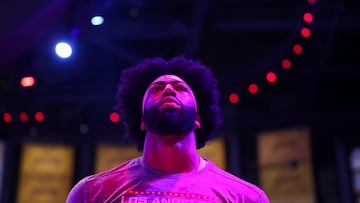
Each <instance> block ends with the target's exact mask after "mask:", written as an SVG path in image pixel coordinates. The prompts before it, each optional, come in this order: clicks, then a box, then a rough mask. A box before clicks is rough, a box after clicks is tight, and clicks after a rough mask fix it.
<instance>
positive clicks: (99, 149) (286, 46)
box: [0, 0, 360, 203]
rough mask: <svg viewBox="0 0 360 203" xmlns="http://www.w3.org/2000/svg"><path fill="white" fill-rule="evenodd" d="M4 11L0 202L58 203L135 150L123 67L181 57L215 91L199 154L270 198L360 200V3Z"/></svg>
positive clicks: (86, 4) (21, 1)
mask: <svg viewBox="0 0 360 203" xmlns="http://www.w3.org/2000/svg"><path fill="white" fill-rule="evenodd" d="M0 19H1V25H0V202H3V203H11V202H18V203H22V202H26V203H28V202H37V203H39V202H41V203H48V202H49V203H54V202H64V201H65V198H66V196H67V193H68V192H69V191H70V189H71V187H72V186H73V185H74V184H75V183H76V182H77V181H78V180H80V179H81V178H82V177H84V176H86V175H90V174H92V173H94V172H99V171H103V170H106V169H108V168H111V167H113V166H115V165H117V164H119V163H121V162H124V161H126V160H128V159H130V158H132V157H134V156H137V155H139V152H137V151H136V150H135V147H134V146H133V145H132V144H131V143H128V142H127V141H125V140H124V139H123V133H124V129H123V126H122V124H121V115H119V114H118V113H117V112H115V111H114V108H113V107H114V105H115V93H116V89H117V85H118V82H119V77H120V74H121V71H122V70H123V69H124V68H127V67H129V66H133V65H135V64H136V63H137V62H139V61H140V60H142V59H144V58H149V57H155V56H161V57H164V58H166V59H169V58H171V57H173V56H177V55H180V54H184V55H185V56H186V57H188V58H193V59H200V60H201V61H202V63H204V64H205V65H207V66H209V67H210V68H211V69H212V71H213V73H214V75H215V76H216V77H217V78H218V82H219V89H220V91H221V101H220V102H221V107H222V114H223V119H224V124H223V126H222V127H221V129H220V130H219V131H218V133H217V139H216V140H214V141H213V142H211V143H209V144H208V146H206V147H205V149H204V151H202V152H200V153H202V154H203V155H204V156H206V157H208V158H209V159H211V160H214V162H216V163H217V164H218V165H219V166H221V167H223V168H224V169H226V170H227V171H229V172H231V173H233V174H235V175H237V176H239V177H241V178H243V179H245V180H247V181H249V182H252V183H254V184H256V185H258V186H260V187H261V188H263V189H264V190H265V192H266V193H267V194H268V196H269V198H270V200H271V202H272V203H355V202H360V130H359V127H360V125H359V123H360V99H359V96H360V95H359V94H360V90H359V88H360V85H359V82H360V50H359V49H360V1H356V0H288V1H285V0H252V1H239V0H183V1H181V0H171V1H166V0H157V1H155V0H52V1H50V0H32V1H25V0H11V1H10V0H4V1H1V3H0ZM60 42H62V43H61V44H60V45H59V44H57V43H60ZM65 43H67V44H65ZM56 45H59V46H57V49H55V47H56ZM139 127H140V126H139Z"/></svg>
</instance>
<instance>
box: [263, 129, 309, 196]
mask: <svg viewBox="0 0 360 203" xmlns="http://www.w3.org/2000/svg"><path fill="white" fill-rule="evenodd" d="M257 149H258V163H259V166H260V168H259V172H260V182H261V186H262V188H263V189H264V190H265V192H266V193H267V195H268V196H269V198H270V201H271V203H315V199H316V198H315V189H314V177H313V171H312V161H311V146H310V130H309V128H307V127H302V128H292V129H283V130H276V131H268V132H262V133H259V135H258V147H257Z"/></svg>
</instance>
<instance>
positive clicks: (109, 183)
mask: <svg viewBox="0 0 360 203" xmlns="http://www.w3.org/2000/svg"><path fill="white" fill-rule="evenodd" d="M117 101H118V105H117V108H118V110H119V111H120V114H121V115H122V120H123V122H124V124H125V127H126V137H127V138H129V139H131V140H133V141H135V142H136V143H137V146H138V149H139V150H141V151H143V155H142V156H141V157H138V158H135V159H133V160H130V161H128V162H126V163H124V164H121V165H120V166H118V167H116V168H114V169H111V170H108V171H105V172H102V173H99V174H95V175H92V176H89V177H85V178H84V179H82V180H81V181H80V182H79V183H78V184H76V185H75V186H74V188H73V189H72V191H71V192H70V194H69V196H68V198H67V203H75V202H76V203H80V202H119V203H215V202H216V203H220V202H229V203H230V202H232V203H235V202H236V203H241V202H243V203H268V202H269V200H268V198H267V197H266V195H265V194H264V192H263V191H262V190H261V189H259V188H258V187H256V186H255V185H253V184H250V183H248V182H246V181H244V180H241V179H239V178H237V177H235V176H233V175H231V174H230V173H228V172H226V171H224V170H221V169H220V168H218V167H217V166H215V164H214V163H212V162H211V161H210V160H207V159H204V158H202V157H200V156H199V155H198V153H197V149H199V148H201V147H203V146H204V145H205V143H206V142H207V141H208V140H210V139H212V138H213V137H214V133H215V130H216V129H218V128H219V126H220V124H221V119H220V109H219V104H218V101H219V91H218V89H217V81H216V79H215V78H214V77H213V75H212V73H211V71H210V70H209V69H208V68H207V67H206V66H204V65H202V64H201V63H200V62H198V61H192V60H188V59H185V58H184V57H175V58H173V59H171V60H169V61H165V60H164V59H162V58H154V59H146V60H144V61H143V62H141V63H139V64H138V65H137V66H135V67H132V68H129V69H126V70H125V71H123V73H122V76H121V83H120V85H119V89H118V93H117Z"/></svg>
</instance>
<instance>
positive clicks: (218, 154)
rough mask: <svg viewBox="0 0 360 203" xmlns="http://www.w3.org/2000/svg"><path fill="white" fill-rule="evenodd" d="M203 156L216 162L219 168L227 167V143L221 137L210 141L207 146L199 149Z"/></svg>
mask: <svg viewBox="0 0 360 203" xmlns="http://www.w3.org/2000/svg"><path fill="white" fill-rule="evenodd" d="M198 152H199V154H200V156H201V157H205V158H207V159H209V160H211V161H212V162H214V163H215V164H216V165H217V166H218V167H219V168H222V169H224V170H225V169H226V154H225V143H224V140H223V139H221V138H217V139H215V140H212V141H209V142H207V143H206V145H205V147H203V148H201V149H199V150H198Z"/></svg>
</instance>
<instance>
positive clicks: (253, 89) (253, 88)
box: [248, 83, 259, 94]
mask: <svg viewBox="0 0 360 203" xmlns="http://www.w3.org/2000/svg"><path fill="white" fill-rule="evenodd" d="M248 90H249V92H250V94H256V93H257V92H258V91H259V87H258V86H257V85H256V84H254V83H251V84H250V85H249V87H248Z"/></svg>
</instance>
